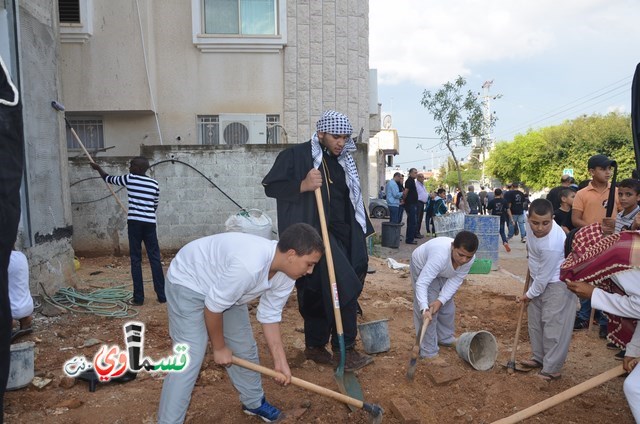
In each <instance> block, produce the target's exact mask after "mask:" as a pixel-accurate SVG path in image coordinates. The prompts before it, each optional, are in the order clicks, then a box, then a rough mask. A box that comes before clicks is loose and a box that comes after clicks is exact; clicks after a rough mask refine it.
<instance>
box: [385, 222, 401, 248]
mask: <svg viewBox="0 0 640 424" xmlns="http://www.w3.org/2000/svg"><path fill="white" fill-rule="evenodd" d="M403 225H404V224H402V223H399V224H398V223H395V222H383V223H382V240H381V241H380V244H382V246H383V247H392V248H394V249H397V248H398V247H400V230H401V229H402V226H403Z"/></svg>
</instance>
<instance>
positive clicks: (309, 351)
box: [304, 346, 333, 365]
mask: <svg viewBox="0 0 640 424" xmlns="http://www.w3.org/2000/svg"><path fill="white" fill-rule="evenodd" d="M304 356H305V358H307V359H310V360H312V361H313V362H315V363H316V364H327V365H331V364H332V363H333V356H332V355H331V352H329V351H328V350H327V349H326V348H325V347H324V346H307V347H306V348H305V349H304Z"/></svg>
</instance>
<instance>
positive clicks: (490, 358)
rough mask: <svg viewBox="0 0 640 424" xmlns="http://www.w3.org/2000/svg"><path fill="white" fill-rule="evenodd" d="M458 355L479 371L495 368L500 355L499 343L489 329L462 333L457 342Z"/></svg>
mask: <svg viewBox="0 0 640 424" xmlns="http://www.w3.org/2000/svg"><path fill="white" fill-rule="evenodd" d="M456 351H457V352H458V355H459V356H460V357H461V358H462V359H464V360H465V361H467V362H468V363H469V364H470V365H471V366H472V367H473V368H475V369H477V370H478V371H487V370H489V369H491V368H493V365H494V364H495V362H496V358H497V357H498V343H497V342H496V338H495V337H493V334H491V333H489V332H488V331H484V330H481V331H476V332H469V333H462V334H461V335H460V337H458V341H457V343H456Z"/></svg>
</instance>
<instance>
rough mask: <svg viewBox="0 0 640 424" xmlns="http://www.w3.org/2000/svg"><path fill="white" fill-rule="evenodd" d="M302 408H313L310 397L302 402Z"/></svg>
mask: <svg viewBox="0 0 640 424" xmlns="http://www.w3.org/2000/svg"><path fill="white" fill-rule="evenodd" d="M300 408H311V401H310V400H309V399H305V400H303V401H302V402H300Z"/></svg>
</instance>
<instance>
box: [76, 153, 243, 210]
mask: <svg viewBox="0 0 640 424" xmlns="http://www.w3.org/2000/svg"><path fill="white" fill-rule="evenodd" d="M168 162H171V164H176V163H179V164H181V165H184V166H186V167H188V168H191V169H193V170H194V171H196V172H197V173H198V174H199V175H200V176H201V177H202V178H204V179H205V180H207V181H208V182H209V184H211V185H212V186H213V187H214V188H216V189H218V190H219V191H220V193H222V194H223V195H224V196H225V197H226V198H227V199H229V200H230V201H231V203H233V204H234V205H236V206H237V207H239V208H240V209H241V210H245V211H246V210H247V209H246V208H245V207H243V206H240V204H239V203H238V202H236V201H235V200H234V199H233V198H232V197H231V196H229V195H228V194H227V193H225V191H224V190H222V189H221V188H220V187H219V186H218V185H217V184H216V183H214V182H213V180H211V178H209V177H207V176H206V175H204V174H203V173H202V171H200V170H199V169H198V168H196V167H195V166H193V165H191V164H188V163H186V162H183V161H181V160H178V159H166V160H161V161H159V162H156V163H154V164H152V165H150V166H149V169H151V168H153V167H154V166H157V165H160V164H164V163H168ZM96 178H100V179H102V178H101V177H89V178H83V179H81V180H78V181H75V182H73V183H71V185H70V187H73V186H74V185H76V184H80V183H81V182H83V181H88V180H93V179H96ZM120 190H124V187H121V188H119V189H118V190H116V193H118V192H119V191H120ZM110 197H111V195H109V196H104V197H101V198H99V199H94V200H86V201H83V202H71V204H73V205H83V204H89V203H95V202H100V201H102V200H105V199H108V198H110Z"/></svg>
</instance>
